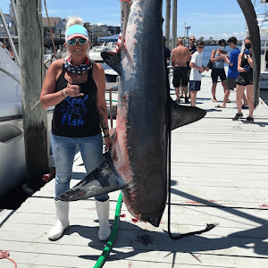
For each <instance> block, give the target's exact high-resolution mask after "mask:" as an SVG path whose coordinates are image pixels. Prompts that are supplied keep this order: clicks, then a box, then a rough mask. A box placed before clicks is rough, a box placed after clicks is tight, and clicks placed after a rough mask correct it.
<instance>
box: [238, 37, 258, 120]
mask: <svg viewBox="0 0 268 268" xmlns="http://www.w3.org/2000/svg"><path fill="white" fill-rule="evenodd" d="M237 70H238V72H239V75H238V77H237V79H236V83H237V86H236V105H237V114H236V115H235V117H234V118H233V120H238V119H240V118H242V117H243V114H242V98H243V95H244V92H245V89H247V101H248V106H249V115H248V117H247V119H246V120H245V123H253V122H254V119H253V112H254V100H253V96H254V92H253V59H252V48H251V41H250V37H247V38H246V39H245V50H244V52H242V53H240V54H239V56H238V67H237Z"/></svg>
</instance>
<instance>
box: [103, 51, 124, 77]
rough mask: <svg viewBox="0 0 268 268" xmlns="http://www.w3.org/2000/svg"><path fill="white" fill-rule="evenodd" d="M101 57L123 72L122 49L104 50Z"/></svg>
mask: <svg viewBox="0 0 268 268" xmlns="http://www.w3.org/2000/svg"><path fill="white" fill-rule="evenodd" d="M101 57H102V58H103V60H104V61H105V62H106V63H107V64H108V65H109V66H110V67H111V68H112V69H114V70H115V71H116V72H117V73H118V74H119V75H120V74H121V65H120V63H121V51H120V50H119V51H118V52H111V51H103V52H101Z"/></svg>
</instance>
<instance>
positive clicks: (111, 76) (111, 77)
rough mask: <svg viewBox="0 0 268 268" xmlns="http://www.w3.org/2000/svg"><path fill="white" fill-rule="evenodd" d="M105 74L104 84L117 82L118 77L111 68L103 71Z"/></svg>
mask: <svg viewBox="0 0 268 268" xmlns="http://www.w3.org/2000/svg"><path fill="white" fill-rule="evenodd" d="M104 73H105V78H106V82H116V81H117V77H118V73H117V72H116V71H115V70H113V69H111V68H107V69H105V70H104Z"/></svg>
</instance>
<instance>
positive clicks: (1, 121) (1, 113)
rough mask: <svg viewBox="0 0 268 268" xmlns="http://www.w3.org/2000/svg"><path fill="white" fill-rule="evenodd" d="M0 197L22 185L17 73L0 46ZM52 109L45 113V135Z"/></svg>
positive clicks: (20, 107)
mask: <svg viewBox="0 0 268 268" xmlns="http://www.w3.org/2000/svg"><path fill="white" fill-rule="evenodd" d="M0 59H1V60H0V159H1V161H0V196H3V195H4V194H6V193H7V192H9V191H10V190H12V189H13V188H15V187H16V186H18V185H20V184H22V183H23V182H25V181H26V159H25V146H24V130H23V112H22V103H21V86H20V69H19V66H18V64H17V63H16V62H15V61H14V60H13V59H12V58H11V56H10V54H9V52H8V50H7V49H5V48H3V47H2V46H0ZM52 113H53V109H50V110H49V111H48V121H49V123H48V131H49V133H50V128H51V127H50V126H51V120H52Z"/></svg>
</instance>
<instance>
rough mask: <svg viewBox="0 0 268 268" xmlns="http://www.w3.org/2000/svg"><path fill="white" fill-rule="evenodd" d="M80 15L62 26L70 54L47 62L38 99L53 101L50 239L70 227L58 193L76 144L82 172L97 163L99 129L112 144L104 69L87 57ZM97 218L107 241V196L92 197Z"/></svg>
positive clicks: (100, 147) (63, 186)
mask: <svg viewBox="0 0 268 268" xmlns="http://www.w3.org/2000/svg"><path fill="white" fill-rule="evenodd" d="M82 25H83V22H82V19H81V18H76V17H71V18H69V20H68V22H67V25H66V35H65V41H66V48H67V51H68V54H69V56H68V57H67V58H66V59H59V60H56V61H54V62H52V64H51V65H50V67H49V69H48V71H47V75H46V78H45V80H44V84H43V88H42V92H41V96H40V100H41V103H42V105H43V107H44V109H47V108H48V107H51V106H55V109H54V114H53V121H52V150H53V158H54V162H55V167H56V178H55V207H56V218H57V221H56V225H55V226H54V227H53V228H52V229H51V230H50V232H49V234H48V238H49V239H50V240H57V239H59V238H60V237H61V236H62V235H63V233H64V230H65V229H66V228H67V227H68V226H69V217H68V214H69V203H68V202H63V201H60V200H58V198H57V197H58V196H59V195H61V194H63V193H64V192H66V191H67V190H69V188H70V180H71V177H72V165H73V160H74V156H75V154H76V148H77V147H78V148H79V149H80V152H81V156H82V159H83V162H84V164H85V168H86V171H87V173H90V172H92V171H93V170H94V169H96V168H97V167H98V166H100V165H101V163H102V159H103V157H102V153H103V142H102V135H101V128H102V131H103V133H104V139H105V143H106V149H109V147H110V146H111V145H112V141H111V138H110V135H109V128H108V117H107V107H106V101H105V74H104V70H103V68H102V67H101V66H100V65H99V64H97V63H91V62H90V60H89V58H88V52H89V48H90V41H89V38H88V32H87V30H86V28H84V27H83V26H82ZM95 200H96V209H97V214H98V218H99V224H100V228H99V233H98V236H99V239H100V240H101V241H104V240H107V239H108V238H109V236H110V233H111V229H110V225H109V196H108V194H103V195H101V196H96V197H95Z"/></svg>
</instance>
